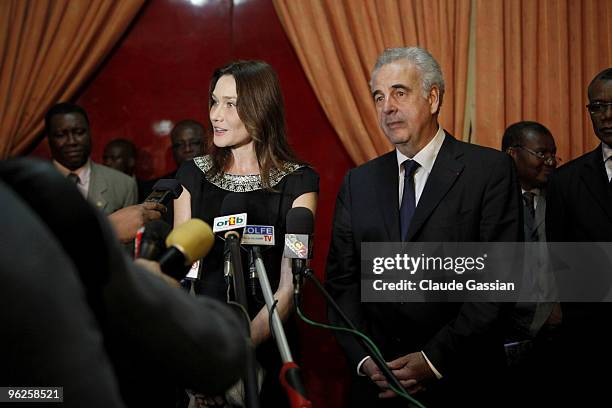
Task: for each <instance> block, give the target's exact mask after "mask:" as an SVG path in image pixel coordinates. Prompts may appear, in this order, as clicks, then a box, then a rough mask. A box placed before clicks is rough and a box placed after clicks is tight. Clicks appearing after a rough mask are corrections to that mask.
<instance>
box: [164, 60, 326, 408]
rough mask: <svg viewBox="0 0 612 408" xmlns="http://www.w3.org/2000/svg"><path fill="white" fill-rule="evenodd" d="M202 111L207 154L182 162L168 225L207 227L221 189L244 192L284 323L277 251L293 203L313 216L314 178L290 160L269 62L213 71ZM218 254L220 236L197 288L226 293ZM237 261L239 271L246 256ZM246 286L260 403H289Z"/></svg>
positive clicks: (282, 266) (287, 308)
mask: <svg viewBox="0 0 612 408" xmlns="http://www.w3.org/2000/svg"><path fill="white" fill-rule="evenodd" d="M209 110H210V124H211V127H212V133H213V137H212V140H209V150H208V151H209V152H210V154H209V155H207V156H201V157H196V158H194V159H193V160H190V161H188V162H186V163H184V164H183V165H182V166H181V168H180V169H179V171H178V173H177V176H176V178H177V180H179V181H180V182H181V184H182V185H183V187H184V190H183V193H182V194H181V196H180V197H179V198H178V199H177V200H175V203H174V209H175V213H174V214H175V215H174V223H175V226H176V225H179V224H181V223H183V222H185V221H187V220H189V219H190V218H201V219H203V220H204V221H206V222H207V223H209V224H211V225H212V221H213V219H214V217H217V216H219V215H220V214H219V213H220V210H221V203H222V201H223V198H224V197H225V196H226V195H227V194H229V193H231V192H239V193H243V194H246V195H247V200H248V203H249V208H248V209H247V210H248V219H247V221H248V224H250V225H273V226H274V227H275V228H274V233H275V241H276V245H275V246H274V247H271V248H270V249H268V250H266V251H264V253H263V258H264V264H265V266H266V271H267V274H268V278H269V280H270V285H271V286H272V291H273V292H274V298H275V299H277V300H278V304H277V306H276V307H277V310H278V313H279V315H280V317H281V319H282V320H283V321H287V319H288V317H289V316H290V314H291V311H292V308H293V299H292V293H293V282H292V279H293V278H292V274H291V264H290V261H289V260H288V259H286V258H283V256H282V253H283V243H284V234H285V218H286V215H287V212H288V211H289V209H291V208H292V207H307V208H309V209H310V210H311V211H312V212H313V214H314V212H315V210H316V205H317V195H318V190H319V176H318V175H317V173H316V172H315V171H314V170H313V169H312V168H310V167H309V166H308V165H307V164H305V163H303V162H301V161H299V160H297V159H296V158H295V156H294V154H293V152H292V151H291V148H290V147H289V144H288V143H287V139H286V134H285V117H284V106H283V98H282V94H281V91H280V86H279V83H278V78H277V76H276V73H275V72H274V70H273V69H272V67H270V65H268V64H266V63H264V62H261V61H237V62H233V63H231V64H229V65H226V66H224V67H222V68H220V69H218V70H216V71H215V73H214V74H213V77H212V80H211V83H210V89H209ZM222 253H223V242H222V241H221V240H220V239H219V238H217V240H216V242H215V245H214V247H213V249H212V251H211V252H210V253H209V254H208V256H207V257H206V258H204V259H203V260H202V261H201V265H200V268H199V271H200V273H199V277H200V278H199V279H198V280H197V281H196V282H195V285H194V287H195V291H196V293H198V294H202V295H207V296H212V297H214V298H217V299H220V300H225V299H226V291H227V289H226V285H225V281H224V277H223V262H222V261H223V255H222ZM243 265H244V267H245V269H246V268H247V266H248V262H247V259H246V258H245V259H243ZM245 276H248V274H246V273H245ZM245 284H246V282H245ZM257 286H258V285H257ZM248 292H249V293H248V294H247V295H248V297H249V299H248V301H249V305H248V306H249V307H248V309H249V310H248V311H249V315H250V317H251V339H252V341H253V344H254V345H255V346H256V347H257V358H258V361H259V363H260V364H261V365H262V366H263V367H264V369H265V370H266V377H265V380H264V384H263V387H262V391H261V395H260V399H261V404H262V406H266V407H267V406H274V407H276V406H288V404H287V401H286V398H285V397H284V395H283V391H282V389H281V388H280V385H279V384H278V374H279V369H280V358H279V355H278V351H277V350H276V345H275V344H274V342H273V340H272V339H271V338H270V327H269V325H268V311H267V309H266V307H265V302H264V299H263V296H262V294H261V289H260V288H259V287H257V290H256V293H255V294H254V295H253V294H252V293H251V291H250V290H249V291H248ZM286 331H287V336H288V338H289V341H290V344H291V345H292V346H294V347H295V341H292V339H293V340H295V337H296V336H295V327H294V326H293V325H290V324H289V325H286ZM278 404H281V405H278Z"/></svg>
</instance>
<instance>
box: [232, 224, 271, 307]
mask: <svg viewBox="0 0 612 408" xmlns="http://www.w3.org/2000/svg"><path fill="white" fill-rule="evenodd" d="M240 243H241V244H242V245H249V246H252V249H255V248H257V249H259V247H260V246H274V227H273V226H271V225H247V226H246V227H245V229H244V235H243V236H242V241H240ZM249 289H250V291H251V295H253V296H255V295H256V294H257V268H256V265H255V259H254V256H253V251H252V250H251V251H249Z"/></svg>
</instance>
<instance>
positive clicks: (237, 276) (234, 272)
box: [224, 233, 259, 408]
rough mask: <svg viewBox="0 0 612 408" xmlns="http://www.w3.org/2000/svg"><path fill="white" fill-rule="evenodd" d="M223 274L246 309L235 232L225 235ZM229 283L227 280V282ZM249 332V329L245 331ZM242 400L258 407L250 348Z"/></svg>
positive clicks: (255, 374)
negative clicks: (230, 281)
mask: <svg viewBox="0 0 612 408" xmlns="http://www.w3.org/2000/svg"><path fill="white" fill-rule="evenodd" d="M224 258H225V261H224V274H225V277H226V278H228V277H231V278H232V283H233V285H232V286H233V288H234V297H235V299H236V302H237V303H239V304H240V305H242V306H243V307H244V310H248V300H247V295H246V288H245V285H244V277H243V269H242V258H241V257H240V236H239V235H238V234H237V233H230V234H229V235H227V236H226V237H225V249H224ZM228 284H229V282H228ZM240 315H241V316H244V320H245V323H246V325H247V326H246V327H247V328H249V329H250V325H251V320H250V319H249V316H248V314H247V315H246V316H245V315H244V314H243V313H241V314H240ZM247 333H250V330H248V331H247ZM243 380H244V394H245V397H244V400H245V405H246V407H247V408H259V395H258V390H257V371H256V369H255V352H254V350H251V352H250V353H247V372H246V374H245V377H244V379H243Z"/></svg>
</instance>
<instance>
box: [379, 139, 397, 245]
mask: <svg viewBox="0 0 612 408" xmlns="http://www.w3.org/2000/svg"><path fill="white" fill-rule="evenodd" d="M380 166H381V168H380V171H376V172H373V174H375V175H376V177H377V180H375V182H374V185H375V186H376V194H377V197H378V200H377V202H378V203H379V204H378V209H379V211H381V215H382V218H383V220H384V222H385V229H386V230H387V236H388V240H389V241H391V242H398V241H400V240H401V239H400V225H399V194H398V191H399V168H398V165H397V155H396V153H395V150H393V151H391V152H389V153H387V154H386V155H385V156H383V158H382V160H381V161H380Z"/></svg>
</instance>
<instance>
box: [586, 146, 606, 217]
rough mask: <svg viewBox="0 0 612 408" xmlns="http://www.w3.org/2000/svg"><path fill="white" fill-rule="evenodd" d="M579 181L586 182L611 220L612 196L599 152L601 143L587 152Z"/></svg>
mask: <svg viewBox="0 0 612 408" xmlns="http://www.w3.org/2000/svg"><path fill="white" fill-rule="evenodd" d="M580 178H581V181H582V182H583V183H584V184H586V187H587V189H588V190H589V191H590V192H591V194H592V195H593V197H594V198H595V201H596V202H597V203H598V204H599V205H600V206H601V208H602V209H603V210H604V212H605V213H606V214H607V215H608V218H610V220H612V197H611V196H610V187H609V184H608V175H607V173H606V168H605V166H604V162H603V157H602V154H601V145H599V146H598V147H597V148H596V149H595V150H593V151H592V152H591V153H589V160H587V161H586V162H585V164H584V171H582V172H581V173H580Z"/></svg>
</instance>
